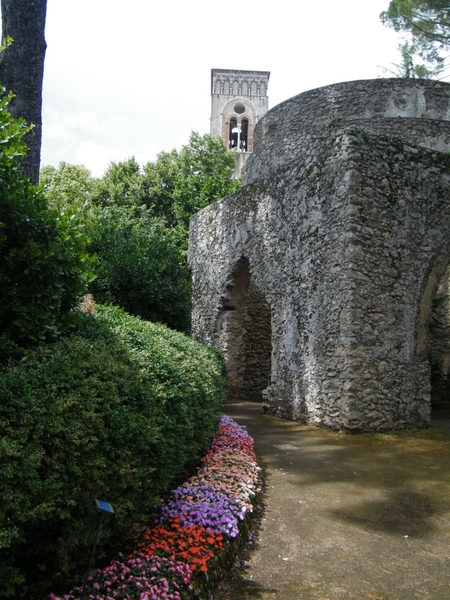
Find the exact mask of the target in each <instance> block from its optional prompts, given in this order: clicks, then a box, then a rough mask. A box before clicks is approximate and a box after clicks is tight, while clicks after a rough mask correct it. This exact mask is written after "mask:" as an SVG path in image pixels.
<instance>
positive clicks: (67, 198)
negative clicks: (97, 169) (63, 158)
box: [40, 162, 97, 211]
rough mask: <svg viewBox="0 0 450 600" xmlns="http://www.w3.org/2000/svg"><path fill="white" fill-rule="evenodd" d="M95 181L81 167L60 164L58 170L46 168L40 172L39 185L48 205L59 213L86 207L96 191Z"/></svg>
mask: <svg viewBox="0 0 450 600" xmlns="http://www.w3.org/2000/svg"><path fill="white" fill-rule="evenodd" d="M96 183H97V180H96V179H95V178H94V177H92V175H91V172H90V171H89V169H86V167H83V166H82V165H70V164H68V163H66V162H60V163H59V165H58V168H55V167H52V166H46V167H43V168H42V169H41V172H40V184H41V185H42V186H43V188H44V192H45V196H46V198H47V201H48V203H49V205H50V206H51V207H52V208H56V209H58V210H59V211H65V210H67V209H68V208H69V209H72V208H73V207H75V206H79V207H80V208H83V207H86V206H88V205H89V204H90V203H91V197H92V194H93V193H94V190H95V189H96Z"/></svg>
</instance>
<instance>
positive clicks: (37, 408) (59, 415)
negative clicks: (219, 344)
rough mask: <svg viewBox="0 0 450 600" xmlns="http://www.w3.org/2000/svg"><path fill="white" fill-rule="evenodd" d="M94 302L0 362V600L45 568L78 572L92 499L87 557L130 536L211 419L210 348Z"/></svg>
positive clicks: (218, 403)
mask: <svg viewBox="0 0 450 600" xmlns="http://www.w3.org/2000/svg"><path fill="white" fill-rule="evenodd" d="M96 308H97V315H96V316H92V315H85V316H84V317H83V328H82V330H81V331H80V332H79V333H77V334H73V335H71V336H70V337H67V338H64V339H61V340H59V341H58V342H56V343H54V344H52V345H48V344H47V345H41V346H37V347H35V348H32V349H28V350H20V351H19V350H18V351H17V355H16V357H15V358H14V359H11V361H10V363H9V364H8V365H7V366H5V365H3V366H1V367H0V398H1V403H0V580H1V581H2V586H1V588H0V598H4V597H8V595H9V596H11V595H14V596H15V597H17V598H19V597H21V595H22V596H24V597H27V598H33V597H34V594H35V593H36V591H37V590H38V589H39V581H40V580H43V579H47V580H48V573H59V574H60V583H61V585H66V584H67V582H66V581H65V579H64V577H65V576H64V573H69V574H70V572H71V571H72V570H73V569H76V568H78V569H80V567H81V568H83V567H82V565H83V566H84V565H85V563H86V560H87V557H88V555H89V552H90V549H91V546H92V538H93V535H94V532H95V529H96V526H97V523H98V514H97V512H96V509H95V504H94V498H101V499H103V500H107V501H108V502H110V503H111V504H112V505H113V507H114V510H115V515H114V517H112V518H110V519H107V520H106V523H105V526H104V528H103V530H102V537H101V542H100V546H99V548H98V551H97V554H96V556H101V555H102V549H103V551H104V548H105V547H106V545H107V544H108V543H109V542H111V541H112V540H113V539H117V538H120V537H126V536H127V535H133V532H135V531H136V528H139V526H140V524H142V523H148V519H149V517H150V515H151V513H152V510H153V509H154V507H155V506H157V505H159V503H160V501H161V499H162V498H163V497H164V495H165V494H166V493H167V491H168V490H169V489H170V488H171V487H173V484H174V483H176V482H177V481H179V480H180V478H182V477H184V476H185V475H186V472H187V469H189V468H192V466H193V465H194V464H195V463H196V461H197V460H198V459H199V457H200V456H201V454H202V453H203V452H204V451H205V450H206V449H207V448H208V447H209V444H210V443H211V439H212V436H213V434H214V432H215V430H216V428H217V425H218V423H219V419H220V415H221V412H222V403H223V399H224V385H223V377H222V372H221V371H222V369H221V364H220V360H219V358H218V357H217V356H216V354H215V353H214V351H212V350H211V349H209V348H206V347H205V346H202V345H201V344H198V343H196V342H195V341H193V340H192V339H190V338H188V337H187V336H184V335H183V334H181V333H178V332H175V331H172V330H169V329H167V328H166V327H165V326H163V325H155V324H152V323H148V322H145V321H141V320H140V319H138V318H136V317H131V316H129V315H127V314H126V313H124V312H122V311H121V310H119V309H117V308H113V307H96ZM9 350H10V348H9ZM0 354H1V352H0ZM46 573H47V575H46ZM31 582H32V583H33V587H32V588H30V587H27V586H29V585H30V583H31ZM52 583H53V584H54V586H55V584H56V588H55V587H53V589H57V587H59V586H58V583H57V582H52Z"/></svg>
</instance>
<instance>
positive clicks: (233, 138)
mask: <svg viewBox="0 0 450 600" xmlns="http://www.w3.org/2000/svg"><path fill="white" fill-rule="evenodd" d="M233 129H237V120H236V119H235V118H234V117H233V118H232V119H230V131H229V138H228V147H229V148H230V150H233V148H236V146H237V143H238V134H237V132H234V133H233Z"/></svg>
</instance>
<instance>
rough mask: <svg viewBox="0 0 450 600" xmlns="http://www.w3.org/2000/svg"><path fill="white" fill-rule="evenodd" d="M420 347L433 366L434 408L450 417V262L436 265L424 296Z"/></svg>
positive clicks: (435, 411) (432, 398) (420, 323)
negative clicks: (449, 263) (445, 264)
mask: <svg viewBox="0 0 450 600" xmlns="http://www.w3.org/2000/svg"><path fill="white" fill-rule="evenodd" d="M418 351H419V352H421V351H422V352H423V351H426V353H427V357H428V362H429V364H430V369H431V409H432V413H433V415H434V416H435V415H436V413H437V412H438V411H439V412H440V411H442V410H445V411H446V412H447V411H448V417H449V418H450V265H447V266H446V267H442V266H440V267H435V268H434V269H433V270H432V272H431V274H430V277H429V279H428V283H427V286H426V288H425V293H424V296H423V300H422V308H421V315H420V320H419V332H418Z"/></svg>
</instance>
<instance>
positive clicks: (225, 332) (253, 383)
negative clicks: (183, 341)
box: [219, 257, 272, 400]
mask: <svg viewBox="0 0 450 600" xmlns="http://www.w3.org/2000/svg"><path fill="white" fill-rule="evenodd" d="M219 321H220V338H221V348H222V352H223V356H224V361H225V367H226V374H227V387H228V398H229V399H230V400H242V399H250V400H261V399H262V392H263V390H264V389H265V388H266V387H267V386H268V384H269V379H270V371H271V355H272V331H271V315H270V306H269V304H268V303H267V301H266V300H265V297H264V294H263V293H262V291H261V290H260V289H258V287H257V286H256V285H255V283H254V281H253V279H252V276H251V272H250V264H249V261H248V259H247V258H245V257H241V258H240V259H239V260H238V261H237V263H236V264H235V267H234V268H233V270H232V273H231V278H230V280H229V281H228V282H227V285H226V290H225V292H224V294H223V296H222V306H221V315H220V319H219Z"/></svg>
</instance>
